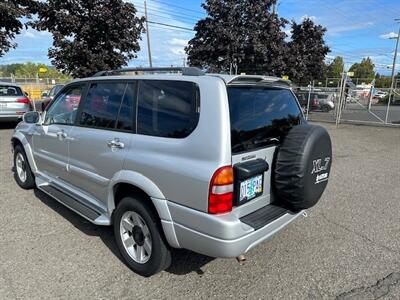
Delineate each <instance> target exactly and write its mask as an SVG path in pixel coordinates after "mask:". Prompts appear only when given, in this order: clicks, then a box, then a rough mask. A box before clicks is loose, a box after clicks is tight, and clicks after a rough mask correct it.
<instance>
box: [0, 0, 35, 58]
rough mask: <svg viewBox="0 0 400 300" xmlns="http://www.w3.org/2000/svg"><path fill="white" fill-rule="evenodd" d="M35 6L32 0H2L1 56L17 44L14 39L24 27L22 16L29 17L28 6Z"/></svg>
mask: <svg viewBox="0 0 400 300" xmlns="http://www.w3.org/2000/svg"><path fill="white" fill-rule="evenodd" d="M33 6H34V5H33V1H30V0H1V1H0V57H2V56H3V55H4V54H5V53H6V52H8V51H9V50H10V49H12V48H15V47H16V46H17V44H16V43H14V42H13V40H14V38H15V35H17V34H19V33H20V32H21V30H22V28H23V23H22V21H21V18H22V17H29V16H30V13H29V11H28V7H33Z"/></svg>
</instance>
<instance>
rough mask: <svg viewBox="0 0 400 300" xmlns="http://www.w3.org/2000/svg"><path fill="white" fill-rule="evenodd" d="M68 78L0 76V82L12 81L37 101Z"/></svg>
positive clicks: (66, 81) (67, 80)
mask: <svg viewBox="0 0 400 300" xmlns="http://www.w3.org/2000/svg"><path fill="white" fill-rule="evenodd" d="M69 81H70V80H69V79H64V78H38V77H36V78H28V77H24V78H22V77H0V82H8V83H14V84H18V85H19V86H21V88H22V90H23V91H24V92H26V93H27V94H28V97H29V98H30V99H31V100H34V101H38V100H41V99H42V98H43V95H44V94H45V93H48V92H49V91H50V90H51V88H52V87H53V86H55V85H57V84H66V83H68V82H69Z"/></svg>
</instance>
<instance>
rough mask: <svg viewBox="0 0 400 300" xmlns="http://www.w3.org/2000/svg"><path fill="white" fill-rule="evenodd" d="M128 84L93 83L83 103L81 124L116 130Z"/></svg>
mask: <svg viewBox="0 0 400 300" xmlns="http://www.w3.org/2000/svg"><path fill="white" fill-rule="evenodd" d="M125 88H126V83H117V82H102V83H92V84H91V85H90V88H89V90H88V93H87V96H86V98H85V101H84V103H83V109H82V114H81V118H80V122H79V123H80V124H81V125H83V126H88V127H97V128H106V129H107V128H110V129H113V128H116V123H117V117H118V113H119V110H120V106H121V101H122V98H123V96H124V93H125Z"/></svg>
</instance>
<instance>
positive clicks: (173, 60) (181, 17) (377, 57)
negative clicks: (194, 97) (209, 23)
mask: <svg viewBox="0 0 400 300" xmlns="http://www.w3.org/2000/svg"><path fill="white" fill-rule="evenodd" d="M130 2H132V3H133V4H135V6H136V8H137V10H138V14H139V15H143V13H144V4H143V1H142V0H130ZM202 2H203V1H202V0H181V1H175V0H147V7H148V14H149V15H148V17H149V20H150V21H152V22H157V23H164V24H169V25H173V26H177V27H181V28H179V29H178V28H171V27H166V26H164V25H159V24H149V25H150V27H149V33H150V42H151V50H152V58H153V66H160V67H161V66H170V65H174V66H182V65H183V63H184V60H185V52H184V47H185V46H186V45H187V42H188V41H189V40H190V39H191V38H192V37H193V36H194V31H192V30H190V29H192V28H193V27H194V25H195V23H196V22H197V21H198V20H199V19H201V18H203V17H205V11H204V10H203V9H202V7H201V3H202ZM278 14H279V15H280V16H282V17H284V18H286V19H288V20H295V21H296V22H301V20H302V19H303V18H304V17H310V18H312V19H313V20H314V22H315V23H317V24H320V25H323V26H324V27H326V28H327V32H326V35H325V41H326V43H327V45H328V46H329V47H330V48H331V53H329V55H328V56H327V59H328V60H329V59H332V58H333V57H335V56H337V55H340V56H342V57H344V59H345V62H346V66H347V67H349V66H350V65H351V64H353V63H355V62H359V61H361V59H362V58H363V57H367V56H369V57H371V58H372V59H373V61H374V63H375V65H376V71H377V72H379V73H381V74H389V73H390V68H391V64H392V61H393V55H394V49H395V40H394V39H389V38H390V37H392V38H393V37H396V36H397V32H398V29H399V26H400V24H398V23H396V21H395V20H394V19H395V18H400V1H399V0H300V1H299V0H279V2H278ZM16 42H17V43H18V47H17V48H16V49H13V50H10V51H9V53H7V54H6V55H5V56H3V57H1V58H0V64H8V63H17V62H26V61H34V62H42V63H46V64H50V61H49V59H48V57H47V51H48V48H49V47H51V45H52V37H51V35H50V33H48V32H38V31H36V30H33V29H32V28H28V29H27V30H23V32H22V33H21V34H20V35H18V36H17V38H16ZM140 45H141V51H140V52H139V53H138V54H137V58H136V59H133V60H132V61H130V62H129V66H143V67H145V66H148V54H147V40H146V36H145V35H143V36H142V40H141V42H140ZM399 60H400V59H399ZM397 67H400V63H399V64H398V65H397Z"/></svg>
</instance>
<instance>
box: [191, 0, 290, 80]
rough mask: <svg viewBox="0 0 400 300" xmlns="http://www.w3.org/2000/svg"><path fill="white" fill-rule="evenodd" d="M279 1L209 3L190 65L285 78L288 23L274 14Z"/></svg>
mask: <svg viewBox="0 0 400 300" xmlns="http://www.w3.org/2000/svg"><path fill="white" fill-rule="evenodd" d="M275 3H276V0H207V1H206V2H205V3H204V4H202V6H203V8H204V9H205V10H206V11H207V14H208V16H207V17H206V18H204V19H202V20H200V21H198V22H197V24H196V26H195V28H194V29H195V31H196V34H195V36H194V38H193V39H191V40H190V41H189V44H188V46H187V47H186V48H185V51H186V53H187V54H188V61H189V64H190V65H193V66H199V67H203V68H208V69H209V70H211V71H217V72H218V71H222V72H227V71H229V70H230V68H231V67H232V65H235V64H237V66H238V71H239V72H248V73H250V72H251V73H259V74H270V75H283V72H284V70H285V67H286V66H285V60H284V58H285V57H284V53H285V51H286V43H285V38H286V34H285V33H284V32H283V28H284V26H285V24H287V21H286V20H285V19H283V18H279V17H278V16H277V15H276V14H272V13H270V10H271V7H272V5H273V4H275Z"/></svg>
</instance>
